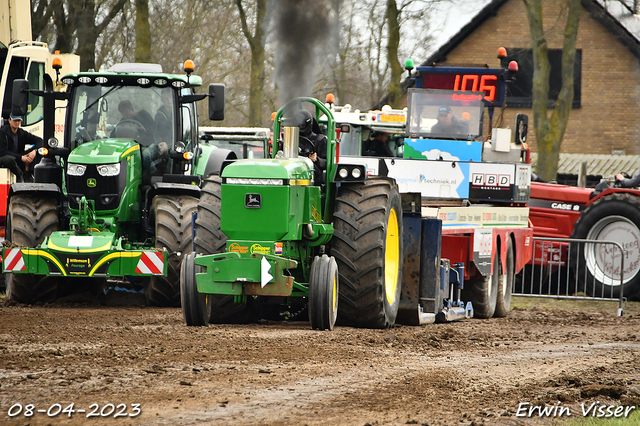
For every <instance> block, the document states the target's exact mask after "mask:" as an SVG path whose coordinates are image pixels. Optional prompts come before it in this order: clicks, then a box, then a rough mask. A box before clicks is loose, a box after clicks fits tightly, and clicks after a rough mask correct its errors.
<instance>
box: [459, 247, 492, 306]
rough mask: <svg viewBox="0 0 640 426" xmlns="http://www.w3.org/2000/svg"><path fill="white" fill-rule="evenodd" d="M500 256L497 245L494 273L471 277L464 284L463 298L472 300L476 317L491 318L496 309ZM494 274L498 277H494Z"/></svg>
mask: <svg viewBox="0 0 640 426" xmlns="http://www.w3.org/2000/svg"><path fill="white" fill-rule="evenodd" d="M499 257H500V255H499V253H498V250H497V247H496V252H495V253H494V255H493V265H494V273H493V274H491V275H487V276H486V277H485V276H480V277H479V278H475V279H471V280H469V281H468V282H466V283H465V284H464V289H463V290H462V300H464V301H471V303H472V304H473V316H474V318H491V317H492V316H493V314H494V312H495V311H496V304H497V302H498V282H497V272H496V271H497V270H498V268H497V264H498V260H499ZM494 275H495V278H496V279H494Z"/></svg>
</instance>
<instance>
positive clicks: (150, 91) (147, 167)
mask: <svg viewBox="0 0 640 426" xmlns="http://www.w3.org/2000/svg"><path fill="white" fill-rule="evenodd" d="M135 65H137V66H139V65H142V64H135ZM111 71H113V70H111ZM120 71H121V70H120V69H117V70H116V72H107V73H83V74H78V75H70V76H65V78H64V80H65V81H67V83H68V84H69V85H70V99H69V106H70V113H69V114H68V115H67V123H66V126H65V127H66V131H67V134H66V138H65V139H66V140H67V141H68V143H69V147H70V148H71V150H72V151H73V150H74V149H75V148H76V147H80V146H81V145H83V144H87V143H91V145H92V147H91V148H89V147H87V148H86V149H83V150H81V152H84V151H89V150H93V149H95V147H97V146H110V145H112V144H114V143H115V144H116V145H117V144H121V143H122V142H123V141H127V140H128V141H134V143H135V144H137V145H138V147H139V150H140V155H141V158H142V177H143V183H144V184H145V185H149V184H150V183H151V181H152V180H158V179H157V178H156V177H161V176H163V175H165V174H181V173H183V172H184V161H183V158H181V157H180V156H175V155H173V156H172V155H170V154H171V153H172V152H174V153H175V152H176V150H177V151H182V152H193V151H194V149H195V148H196V146H197V143H198V135H197V116H196V113H195V110H194V104H193V103H184V104H182V103H181V102H180V98H181V97H182V96H189V95H191V94H192V90H193V89H192V88H191V87H188V86H187V81H186V80H187V77H186V76H177V77H181V78H178V79H176V78H175V77H176V76H171V77H170V76H168V75H166V74H159V73H158V72H159V71H161V69H160V70H157V69H153V70H152V71H155V72H156V74H151V73H149V72H147V73H140V72H139V71H143V70H139V69H137V68H136V69H133V68H127V69H126V71H128V72H127V73H122V72H120ZM136 71H138V72H136ZM191 79H192V80H195V79H198V80H199V77H191ZM172 80H173V81H172ZM138 147H137V148H136V149H138ZM108 150H109V148H107V151H108ZM71 161H72V159H70V162H71Z"/></svg>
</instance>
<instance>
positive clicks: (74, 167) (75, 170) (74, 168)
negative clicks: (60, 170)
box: [67, 163, 87, 176]
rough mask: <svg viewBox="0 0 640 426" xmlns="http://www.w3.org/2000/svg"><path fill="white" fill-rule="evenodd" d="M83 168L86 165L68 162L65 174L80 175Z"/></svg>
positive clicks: (82, 172)
mask: <svg viewBox="0 0 640 426" xmlns="http://www.w3.org/2000/svg"><path fill="white" fill-rule="evenodd" d="M85 170H87V166H85V165H84V164H71V163H69V165H68V166H67V174H68V175H70V176H82V175H83V174H84V171H85Z"/></svg>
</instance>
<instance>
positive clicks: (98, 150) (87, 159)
mask: <svg viewBox="0 0 640 426" xmlns="http://www.w3.org/2000/svg"><path fill="white" fill-rule="evenodd" d="M136 145H137V143H135V142H133V141H123V140H122V139H101V140H98V141H93V142H86V143H83V144H82V145H80V146H78V147H77V148H76V149H74V150H73V152H72V153H71V154H70V155H69V163H76V164H112V163H119V162H120V159H121V158H122V154H124V153H125V152H126V151H127V150H128V149H129V148H131V147H133V146H136Z"/></svg>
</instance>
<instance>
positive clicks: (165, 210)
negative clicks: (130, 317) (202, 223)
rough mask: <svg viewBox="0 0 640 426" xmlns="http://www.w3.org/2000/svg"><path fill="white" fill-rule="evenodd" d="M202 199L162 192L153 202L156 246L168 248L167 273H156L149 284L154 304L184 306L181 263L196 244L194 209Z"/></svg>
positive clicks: (152, 217)
mask: <svg viewBox="0 0 640 426" xmlns="http://www.w3.org/2000/svg"><path fill="white" fill-rule="evenodd" d="M197 205H198V199H197V198H195V197H190V196H177V195H158V196H156V197H155V198H154V199H153V202H152V203H151V220H152V221H154V222H155V230H156V248H166V249H167V251H168V252H169V256H168V258H167V262H168V265H167V276H153V277H151V279H150V281H149V285H148V286H147V288H146V291H145V296H146V298H147V303H148V304H149V305H153V306H172V307H173V306H180V264H181V262H182V256H179V255H178V253H182V254H184V253H189V252H191V251H192V247H193V233H192V225H191V223H192V219H191V213H193V212H194V211H195V210H196V207H197Z"/></svg>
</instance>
